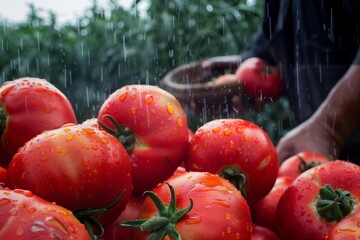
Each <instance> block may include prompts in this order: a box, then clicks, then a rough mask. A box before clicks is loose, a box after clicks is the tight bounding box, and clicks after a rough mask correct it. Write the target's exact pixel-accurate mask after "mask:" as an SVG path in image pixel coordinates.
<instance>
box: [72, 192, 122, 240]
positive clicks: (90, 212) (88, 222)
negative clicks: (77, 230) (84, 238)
mask: <svg viewBox="0 0 360 240" xmlns="http://www.w3.org/2000/svg"><path fill="white" fill-rule="evenodd" d="M124 192H125V189H124V190H123V191H121V192H120V194H119V196H118V197H117V198H116V199H115V201H113V202H112V203H110V204H109V205H108V206H106V207H104V208H98V209H91V208H90V209H79V210H76V211H74V216H75V217H76V218H77V219H78V220H79V221H80V222H81V223H82V224H84V226H85V228H86V230H87V231H88V233H89V235H90V237H91V239H93V240H97V239H101V237H102V236H103V235H104V231H105V230H104V227H103V226H102V225H101V223H100V222H99V221H98V220H96V219H95V216H101V215H103V214H104V213H106V212H107V211H108V210H109V209H111V208H113V207H114V206H115V205H116V203H118V202H119V201H120V199H121V197H122V195H123V194H124ZM93 229H95V230H97V232H98V234H95V232H94V230H93Z"/></svg>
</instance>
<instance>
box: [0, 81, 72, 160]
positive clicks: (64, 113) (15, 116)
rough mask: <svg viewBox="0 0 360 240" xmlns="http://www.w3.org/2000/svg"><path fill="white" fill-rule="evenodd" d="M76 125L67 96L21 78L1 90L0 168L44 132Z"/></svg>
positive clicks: (46, 82) (41, 83)
mask: <svg viewBox="0 0 360 240" xmlns="http://www.w3.org/2000/svg"><path fill="white" fill-rule="evenodd" d="M66 123H76V117H75V113H74V110H73V108H72V106H71V104H70V102H69V100H68V99H67V97H66V96H65V95H64V94H63V93H62V92H60V91H59V90H58V89H57V88H56V87H55V86H54V85H52V84H51V83H49V82H48V81H46V80H45V79H39V78H30V77H27V78H19V79H16V80H12V81H7V82H5V83H4V84H3V85H2V86H1V87H0V136H1V140H0V165H2V166H3V167H7V166H8V164H9V162H10V161H11V158H12V157H13V155H14V154H15V153H16V151H17V150H18V148H19V147H22V146H23V145H24V144H25V142H26V141H28V140H30V139H31V138H33V137H35V136H36V135H37V134H39V133H41V132H43V131H44V130H49V129H55V128H58V127H61V126H62V125H64V124H66Z"/></svg>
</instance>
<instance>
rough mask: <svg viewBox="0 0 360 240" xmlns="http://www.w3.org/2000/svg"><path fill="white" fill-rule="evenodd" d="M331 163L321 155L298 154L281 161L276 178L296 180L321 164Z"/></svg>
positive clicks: (314, 153) (311, 153)
mask: <svg viewBox="0 0 360 240" xmlns="http://www.w3.org/2000/svg"><path fill="white" fill-rule="evenodd" d="M329 161H331V159H330V158H328V157H326V156H325V155H323V154H321V153H316V152H308V151H306V152H300V153H298V154H296V155H294V156H291V157H289V158H287V159H285V161H283V162H282V163H281V165H280V167H279V172H278V177H285V176H286V177H291V178H293V179H295V178H297V177H298V176H299V175H300V174H301V173H303V172H305V171H306V170H308V169H310V168H313V167H315V166H317V165H320V164H322V163H326V162H329Z"/></svg>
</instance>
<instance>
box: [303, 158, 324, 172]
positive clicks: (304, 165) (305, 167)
mask: <svg viewBox="0 0 360 240" xmlns="http://www.w3.org/2000/svg"><path fill="white" fill-rule="evenodd" d="M298 158H299V159H300V163H299V167H298V169H299V172H300V173H303V172H305V171H306V170H309V169H310V168H313V167H315V166H318V165H320V164H321V162H315V161H311V162H308V163H307V162H306V161H305V160H304V158H302V157H301V156H300V155H298Z"/></svg>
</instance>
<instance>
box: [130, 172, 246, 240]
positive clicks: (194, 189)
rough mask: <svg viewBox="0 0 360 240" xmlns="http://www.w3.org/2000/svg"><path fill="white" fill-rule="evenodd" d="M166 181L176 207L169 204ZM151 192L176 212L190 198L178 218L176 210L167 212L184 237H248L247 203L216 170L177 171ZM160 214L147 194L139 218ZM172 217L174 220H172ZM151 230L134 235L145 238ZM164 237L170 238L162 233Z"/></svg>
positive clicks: (211, 239)
mask: <svg viewBox="0 0 360 240" xmlns="http://www.w3.org/2000/svg"><path fill="white" fill-rule="evenodd" d="M168 184H169V185H170V186H172V187H173V193H174V196H175V197H176V199H174V200H175V202H174V203H175V204H176V209H175V208H174V207H175V206H174V205H172V204H171V194H170V191H169V186H168ZM153 193H154V194H155V195H157V196H158V198H159V199H160V200H161V201H162V203H163V204H165V206H170V207H169V208H167V209H166V210H165V211H168V213H169V212H172V213H175V212H179V211H181V210H183V209H186V208H188V207H189V205H190V204H191V202H190V199H191V200H192V203H193V205H192V208H191V210H190V211H188V212H187V213H186V214H185V215H183V216H182V217H181V218H180V219H176V217H174V216H175V215H176V214H175V215H171V214H170V215H168V216H167V218H168V219H169V220H170V221H171V223H170V224H169V225H170V228H171V230H174V229H176V231H177V232H178V233H179V234H180V236H181V237H182V239H184V240H193V239H206V240H219V239H229V240H236V239H248V240H250V235H251V231H252V222H251V216H250V209H249V206H248V205H247V203H246V201H245V199H244V198H243V196H242V195H241V194H240V192H239V191H238V190H237V189H236V188H235V187H234V186H233V185H232V184H231V183H230V182H229V181H227V180H226V179H224V178H221V177H220V176H219V175H217V174H210V173H205V172H185V173H182V174H176V175H173V176H172V177H171V178H169V179H168V180H167V181H166V183H162V184H159V185H158V186H157V187H156V188H155V189H154V190H153ZM163 210H164V209H162V210H161V211H163ZM188 210H189V209H188ZM164 215H167V214H164ZM159 216H160V217H161V214H159V211H158V209H157V208H156V206H155V205H154V202H153V201H152V199H150V197H146V199H145V201H144V204H143V207H142V208H141V210H140V214H139V219H151V218H152V217H159ZM177 216H178V215H177ZM165 218H166V217H165ZM174 219H176V221H173V220H174ZM156 220H158V218H157V219H155V222H157V221H156ZM157 223H158V222H157ZM166 226H167V225H165V227H166ZM162 230H164V229H161V228H160V229H157V231H158V232H160V231H162ZM171 230H170V231H171ZM154 232H155V231H154ZM150 234H151V233H149V232H141V231H140V230H137V231H136V232H135V236H134V239H137V240H142V239H144V240H145V239H148V237H149V235H150ZM155 234H156V233H154V235H155ZM163 239H165V240H169V239H173V238H170V237H169V236H168V235H165V236H164V238H163Z"/></svg>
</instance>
